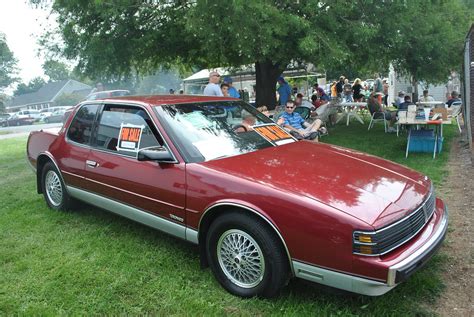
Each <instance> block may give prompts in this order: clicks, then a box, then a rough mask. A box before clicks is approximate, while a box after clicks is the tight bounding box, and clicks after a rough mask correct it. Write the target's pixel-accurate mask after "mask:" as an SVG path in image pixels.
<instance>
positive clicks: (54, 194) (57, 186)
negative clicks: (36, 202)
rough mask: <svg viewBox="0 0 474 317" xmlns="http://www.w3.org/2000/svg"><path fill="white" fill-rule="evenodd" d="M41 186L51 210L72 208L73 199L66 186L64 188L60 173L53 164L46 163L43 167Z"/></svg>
mask: <svg viewBox="0 0 474 317" xmlns="http://www.w3.org/2000/svg"><path fill="white" fill-rule="evenodd" d="M41 186H42V190H43V196H44V199H45V200H46V203H47V204H48V206H49V208H52V209H55V210H68V209H70V208H71V207H72V200H71V197H69V195H68V193H67V191H66V186H64V183H63V181H62V179H61V175H60V174H59V171H58V170H57V168H56V166H55V165H54V164H53V163H52V162H48V163H46V164H45V165H44V167H43V172H42V174H41Z"/></svg>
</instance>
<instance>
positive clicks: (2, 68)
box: [0, 33, 18, 91]
mask: <svg viewBox="0 0 474 317" xmlns="http://www.w3.org/2000/svg"><path fill="white" fill-rule="evenodd" d="M16 65H17V60H16V58H15V57H14V56H13V53H12V52H11V51H10V48H9V47H8V45H7V42H6V39H5V35H4V34H3V33H0V91H2V90H3V89H5V88H6V87H8V86H10V85H11V84H12V83H14V82H16V81H17V80H18V78H17V77H16V75H17V68H16Z"/></svg>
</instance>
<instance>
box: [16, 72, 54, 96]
mask: <svg viewBox="0 0 474 317" xmlns="http://www.w3.org/2000/svg"><path fill="white" fill-rule="evenodd" d="M45 84H46V81H45V80H44V79H43V78H42V77H35V78H33V79H32V80H30V82H29V83H28V85H27V84H25V83H20V84H19V85H18V86H17V87H16V90H15V91H14V92H13V95H14V96H19V95H24V94H29V93H32V92H36V91H38V90H39V89H40V88H41V87H43V86H44V85H45Z"/></svg>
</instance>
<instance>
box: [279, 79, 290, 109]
mask: <svg viewBox="0 0 474 317" xmlns="http://www.w3.org/2000/svg"><path fill="white" fill-rule="evenodd" d="M278 84H279V85H280V86H279V87H278V89H277V91H278V95H279V96H280V98H279V100H278V104H279V105H280V106H285V105H286V102H287V101H288V100H289V98H290V96H291V87H290V85H289V84H288V83H287V82H286V81H285V78H283V76H280V77H278Z"/></svg>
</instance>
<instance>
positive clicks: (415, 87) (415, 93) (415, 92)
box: [411, 77, 419, 102]
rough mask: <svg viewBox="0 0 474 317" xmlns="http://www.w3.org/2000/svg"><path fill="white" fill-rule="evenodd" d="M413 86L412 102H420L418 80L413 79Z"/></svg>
mask: <svg viewBox="0 0 474 317" xmlns="http://www.w3.org/2000/svg"><path fill="white" fill-rule="evenodd" d="M411 85H412V86H413V98H412V99H411V101H412V102H418V96H419V94H418V80H416V78H415V77H412V82H411Z"/></svg>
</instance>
